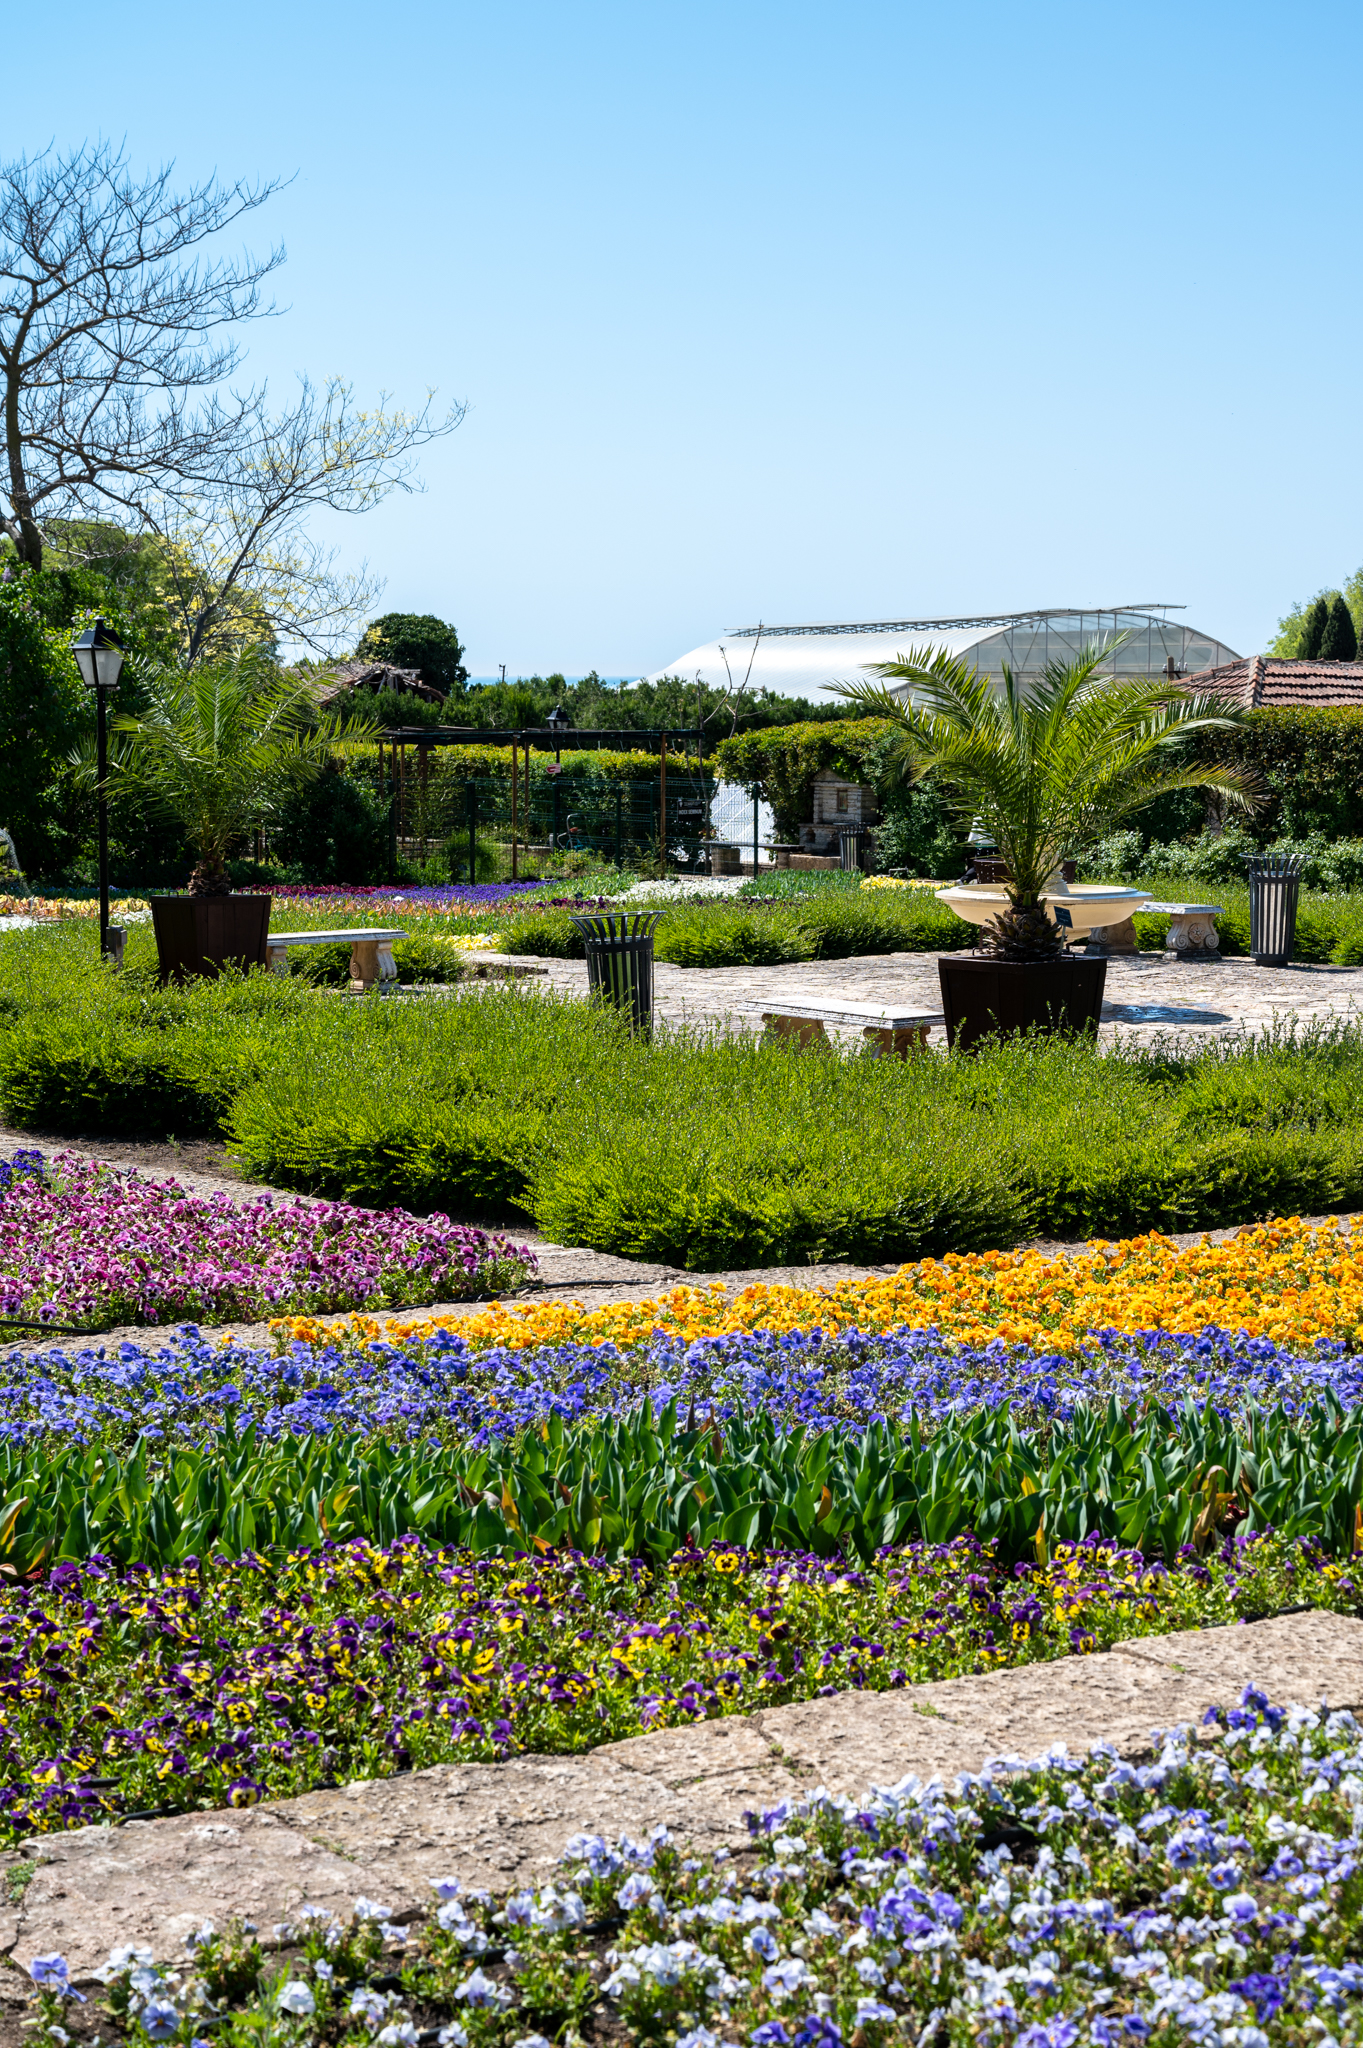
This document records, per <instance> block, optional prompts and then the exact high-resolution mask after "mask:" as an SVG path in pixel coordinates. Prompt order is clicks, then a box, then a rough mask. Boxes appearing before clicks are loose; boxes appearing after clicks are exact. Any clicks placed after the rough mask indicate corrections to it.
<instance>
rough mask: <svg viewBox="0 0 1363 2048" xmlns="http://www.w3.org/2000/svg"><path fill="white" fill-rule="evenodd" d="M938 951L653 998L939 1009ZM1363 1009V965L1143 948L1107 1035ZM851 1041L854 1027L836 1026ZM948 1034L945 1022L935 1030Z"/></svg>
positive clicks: (668, 1008) (876, 957)
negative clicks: (1264, 962)
mask: <svg viewBox="0 0 1363 2048" xmlns="http://www.w3.org/2000/svg"><path fill="white" fill-rule="evenodd" d="M939 957H940V956H939V955H938V954H936V953H874V954H868V955H865V956H863V957H862V958H860V959H856V960H811V961H804V962H800V963H798V964H792V965H786V966H780V967H673V966H670V965H668V964H667V963H666V962H664V961H659V963H658V964H657V966H656V967H655V969H654V975H655V982H654V1005H655V1010H656V1013H657V1015H658V1016H659V1017H661V1018H664V1019H665V1020H666V1021H667V1022H668V1023H670V1024H689V1025H693V1026H694V1025H724V1026H727V1027H728V1028H730V1029H742V1028H750V1029H757V1028H760V1024H761V1013H762V1009H763V1006H764V1004H767V1003H770V1002H771V1000H772V999H773V998H774V997H775V998H780V997H787V998H793V996H794V992H795V990H796V989H812V990H815V991H817V992H818V993H819V994H823V995H827V996H834V995H846V996H848V997H850V998H852V999H853V1000H854V1001H856V1002H861V1003H882V1002H883V1003H893V1004H901V1005H905V1006H912V1007H915V1008H918V1009H922V1010H940V1009H941V1006H942V1003H941V992H940V989H939V986H938V980H937V962H938V959H939ZM525 965H527V966H542V967H546V968H547V970H548V972H547V975H546V976H545V977H544V978H543V979H541V978H540V977H539V976H536V977H535V980H534V981H533V982H529V983H526V984H525V986H529V987H533V986H539V987H541V988H543V987H545V986H549V987H552V988H562V989H567V990H569V991H571V992H572V993H574V994H584V995H585V993H586V987H587V968H586V964H585V962H583V961H580V960H549V961H534V962H532V961H529V960H527V961H526V962H525ZM1359 1016H1363V967H1330V966H1314V965H1306V964H1304V963H1303V964H1300V965H1295V964H1294V965H1293V966H1291V967H1256V966H1255V965H1254V963H1253V961H1252V960H1243V959H1242V960H1221V961H1217V962H1216V963H1214V964H1212V965H1205V964H1201V965H1197V966H1192V965H1189V966H1184V965H1183V964H1182V963H1181V962H1179V961H1177V960H1167V959H1166V957H1165V955H1164V954H1163V953H1140V954H1137V955H1136V956H1135V957H1134V958H1129V959H1114V960H1110V961H1109V962H1108V970H1107V991H1106V997H1105V1000H1104V1003H1103V1024H1102V1032H1101V1036H1102V1038H1103V1039H1104V1040H1106V1041H1108V1042H1112V1041H1114V1040H1117V1039H1128V1040H1131V1039H1136V1040H1142V1041H1146V1042H1149V1041H1157V1040H1161V1039H1164V1040H1167V1039H1168V1038H1170V1037H1171V1036H1173V1037H1178V1038H1182V1039H1201V1038H1226V1037H1232V1036H1234V1035H1235V1034H1236V1033H1238V1032H1243V1031H1262V1030H1264V1029H1265V1028H1266V1027H1269V1026H1272V1025H1274V1024H1278V1023H1282V1024H1286V1023H1291V1022H1294V1021H1295V1022H1296V1023H1297V1024H1309V1023H1313V1022H1316V1021H1326V1022H1328V1021H1330V1020H1332V1019H1335V1018H1341V1019H1347V1018H1355V1017H1359ZM830 1035H831V1036H835V1037H838V1038H841V1039H843V1040H844V1041H846V1042H847V1043H849V1044H855V1043H857V1042H858V1034H857V1032H856V1031H854V1030H848V1031H835V1032H831V1033H830ZM931 1036H932V1041H933V1042H934V1043H936V1044H942V1043H944V1042H945V1033H944V1031H943V1030H942V1027H941V1026H940V1025H939V1026H938V1027H937V1028H936V1029H935V1030H934V1031H933V1033H932V1035H931Z"/></svg>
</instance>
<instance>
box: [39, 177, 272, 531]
mask: <svg viewBox="0 0 1363 2048" xmlns="http://www.w3.org/2000/svg"><path fill="white" fill-rule="evenodd" d="M173 169H174V166H173V165H166V166H164V167H163V168H162V169H161V170H159V171H157V172H154V173H151V174H149V175H148V176H146V177H143V178H141V179H137V178H134V177H132V176H131V175H130V174H129V171H128V168H127V162H126V155H125V152H124V150H123V149H122V148H119V149H115V148H114V147H113V146H112V145H111V144H109V143H105V142H98V143H88V144H85V145H83V146H82V147H81V148H80V149H77V150H72V151H68V152H57V151H55V150H52V149H48V150H44V151H42V152H41V153H40V154H39V155H37V156H34V157H20V158H19V159H18V160H17V161H15V162H13V163H9V164H5V165H0V407H2V408H3V432H4V463H5V477H4V493H3V496H5V497H7V498H8V504H7V506H5V505H3V504H2V503H0V531H2V532H3V533H5V534H6V535H8V537H9V538H10V540H12V541H13V543H14V546H15V548H16V550H17V552H18V555H19V558H20V560H21V561H24V562H27V563H29V564H31V565H32V566H33V567H35V568H37V567H40V566H41V564H42V550H43V532H42V521H43V519H44V518H53V517H60V516H63V515H66V516H71V515H73V514H77V513H80V512H88V510H89V509H90V499H91V495H92V494H95V495H104V496H108V497H112V498H115V499H121V500H123V501H124V502H126V495H127V491H128V488H129V487H130V486H131V485H140V486H142V487H146V486H148V485H150V484H161V485H163V486H164V485H165V484H166V483H167V482H168V481H175V482H177V483H193V482H200V483H204V482H208V481H210V480H211V479H213V478H215V477H216V476H217V475H218V474H219V473H220V471H221V468H222V465H223V463H224V461H225V460H229V459H230V458H231V457H232V455H233V453H234V451H235V450H236V449H237V448H238V446H239V444H240V442H241V439H242V437H243V434H248V435H249V434H250V433H251V432H254V431H256V430H257V428H258V422H259V417H260V410H261V395H260V394H258V393H254V392H248V393H246V394H245V395H244V396H243V395H232V396H230V397H223V396H221V395H220V392H219V387H221V386H222V385H223V383H224V382H225V380H226V379H227V378H229V377H230V376H231V375H232V373H233V371H234V370H235V369H236V367H237V365H238V362H239V360H240V352H239V347H238V344H237V342H236V340H235V339H234V338H232V337H231V336H229V335H225V334H223V333H222V330H223V329H224V328H228V327H231V326H233V325H235V324H236V323H238V322H240V321H243V320H248V319H252V318H255V317H258V316H260V315H262V314H265V313H269V312H273V311H274V308H273V307H272V306H269V305H267V304H266V303H265V302H264V300H263V298H262V293H261V287H262V284H263V282H264V280H265V279H266V278H267V277H269V275H270V274H271V272H272V271H274V270H275V269H277V268H278V266H279V264H280V263H282V262H283V260H284V252H283V250H282V248H274V249H272V250H271V251H270V253H269V255H268V256H266V257H264V258H262V259H259V260H257V259H256V258H253V257H251V256H249V255H245V256H243V257H242V258H240V259H239V260H236V261H223V260H207V259H205V258H204V257H203V256H201V255H200V254H198V253H197V252H198V250H199V245H200V244H201V243H203V242H204V241H205V240H206V239H207V238H208V237H210V236H212V235H216V234H220V233H222V231H223V230H224V229H226V228H228V227H230V226H231V225H232V223H233V222H234V221H236V220H239V219H240V218H241V217H242V216H243V215H245V214H248V213H253V212H254V211H255V210H256V209H257V208H258V207H260V206H263V205H264V203H265V201H266V200H267V199H268V198H270V196H271V195H272V193H274V192H275V191H277V190H278V189H279V181H278V180H274V181H271V182H268V183H265V184H254V185H252V184H246V183H243V182H240V181H239V182H237V183H236V184H233V185H220V184H219V183H218V181H217V179H216V178H211V179H209V180H208V181H207V182H206V183H202V184H197V185H192V186H190V187H189V189H188V190H187V191H185V192H183V193H175V192H173V191H172V190H171V184H170V180H171V174H172V171H173ZM203 393H208V394H211V395H210V396H208V397H207V399H206V400H201V399H200V397H199V394H203Z"/></svg>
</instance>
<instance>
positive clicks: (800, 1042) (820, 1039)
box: [762, 1011, 828, 1049]
mask: <svg viewBox="0 0 1363 2048" xmlns="http://www.w3.org/2000/svg"><path fill="white" fill-rule="evenodd" d="M762 1022H763V1025H764V1026H765V1027H766V1028H765V1031H764V1034H763V1035H764V1036H765V1037H767V1038H770V1039H772V1040H773V1041H774V1042H775V1043H777V1044H785V1045H789V1046H791V1047H792V1049H793V1048H795V1047H798V1046H810V1045H815V1046H823V1047H825V1048H827V1047H828V1033H827V1032H826V1031H825V1030H824V1028H823V1025H822V1024H821V1023H820V1022H819V1020H818V1018H817V1017H780V1016H776V1015H774V1014H772V1013H770V1012H767V1011H764V1012H763V1014H762Z"/></svg>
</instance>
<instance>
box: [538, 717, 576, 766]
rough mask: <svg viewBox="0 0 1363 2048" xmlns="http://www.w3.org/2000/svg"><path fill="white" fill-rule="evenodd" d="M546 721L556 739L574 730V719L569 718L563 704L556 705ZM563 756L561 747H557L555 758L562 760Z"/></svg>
mask: <svg viewBox="0 0 1363 2048" xmlns="http://www.w3.org/2000/svg"><path fill="white" fill-rule="evenodd" d="M544 722H545V724H546V725H547V726H548V728H549V730H550V732H551V733H552V734H553V735H554V738H555V739H556V740H558V739H561V738H562V737H563V735H564V733H565V732H570V731H571V730H572V723H573V721H572V719H571V718H569V716H568V714H567V712H566V711H565V710H564V708H563V706H562V705H561V704H556V705H555V706H554V708H553V710H552V711H551V712H550V713H549V716H548V717H547V718H546V719H545V721H544ZM562 758H563V755H562V751H561V750H560V748H558V747H555V748H554V759H555V760H556V761H561V760H562Z"/></svg>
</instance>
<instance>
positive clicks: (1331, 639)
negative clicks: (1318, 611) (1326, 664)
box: [1316, 597, 1358, 661]
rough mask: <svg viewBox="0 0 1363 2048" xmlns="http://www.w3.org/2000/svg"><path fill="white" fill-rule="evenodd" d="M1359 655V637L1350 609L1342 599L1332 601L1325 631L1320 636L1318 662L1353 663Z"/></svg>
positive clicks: (1335, 598)
mask: <svg viewBox="0 0 1363 2048" xmlns="http://www.w3.org/2000/svg"><path fill="white" fill-rule="evenodd" d="M1357 654H1358V635H1357V633H1356V632H1355V631H1354V622H1353V618H1352V615H1351V614H1350V611H1349V607H1348V605H1347V604H1345V602H1344V600H1343V598H1342V597H1334V598H1332V599H1331V600H1330V611H1329V615H1328V617H1327V618H1326V621H1325V631H1324V632H1323V633H1322V634H1321V636H1320V652H1319V654H1318V655H1317V657H1316V658H1317V660H1318V661H1353V660H1354V659H1355V658H1356V657H1357Z"/></svg>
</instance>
